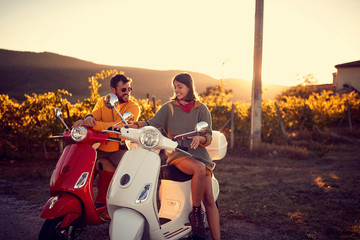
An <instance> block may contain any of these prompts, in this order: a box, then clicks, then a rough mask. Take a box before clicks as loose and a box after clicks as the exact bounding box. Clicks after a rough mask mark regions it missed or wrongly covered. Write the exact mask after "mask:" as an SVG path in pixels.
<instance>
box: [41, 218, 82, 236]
mask: <svg viewBox="0 0 360 240" xmlns="http://www.w3.org/2000/svg"><path fill="white" fill-rule="evenodd" d="M62 220H63V217H60V218H55V219H46V220H45V222H44V223H43V225H42V227H41V230H40V233H39V238H38V240H65V239H75V231H74V226H72V225H70V226H68V227H66V228H60V225H61V223H62Z"/></svg>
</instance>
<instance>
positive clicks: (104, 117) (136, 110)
mask: <svg viewBox="0 0 360 240" xmlns="http://www.w3.org/2000/svg"><path fill="white" fill-rule="evenodd" d="M104 98H105V97H101V98H100V99H99V100H98V101H97V103H96V105H95V107H94V109H93V111H92V113H91V114H92V115H93V116H94V118H95V120H96V125H95V126H94V130H96V131H101V130H105V129H107V128H108V127H110V126H112V125H114V124H115V123H118V122H120V121H121V118H120V116H119V114H118V113H117V112H116V110H115V109H109V108H108V107H106V106H105V103H104ZM116 108H117V109H118V110H119V112H120V113H121V114H124V113H125V112H131V113H132V114H134V121H137V120H138V119H139V115H140V107H139V106H138V105H137V104H136V103H135V102H134V101H132V100H129V101H128V102H124V103H121V104H119V105H118V106H117V107H116ZM123 124H124V123H121V124H118V125H117V126H120V125H123ZM110 137H120V135H119V134H115V133H110ZM98 149H99V150H101V151H104V152H115V151H117V150H119V144H118V143H116V142H111V141H109V142H108V143H107V144H101V145H100V146H99V148H98Z"/></svg>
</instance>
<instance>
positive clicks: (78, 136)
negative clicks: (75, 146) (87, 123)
mask: <svg viewBox="0 0 360 240" xmlns="http://www.w3.org/2000/svg"><path fill="white" fill-rule="evenodd" d="M86 135H87V129H86V127H84V126H80V127H76V128H73V129H71V138H72V139H73V140H74V141H76V142H81V141H82V140H84V139H85V138H86Z"/></svg>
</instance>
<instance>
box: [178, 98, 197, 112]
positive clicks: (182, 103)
mask: <svg viewBox="0 0 360 240" xmlns="http://www.w3.org/2000/svg"><path fill="white" fill-rule="evenodd" d="M178 102H179V104H180V107H181V109H182V110H183V111H184V112H187V113H189V112H190V111H191V109H192V108H193V106H194V103H195V101H190V102H186V101H183V100H178Z"/></svg>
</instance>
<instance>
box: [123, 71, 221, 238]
mask: <svg viewBox="0 0 360 240" xmlns="http://www.w3.org/2000/svg"><path fill="white" fill-rule="evenodd" d="M172 86H173V89H174V96H173V97H172V98H171V100H170V101H169V102H167V103H165V104H164V105H163V106H162V107H161V108H160V110H159V111H158V112H157V113H156V114H155V116H154V117H153V118H151V119H150V120H148V121H147V122H136V123H135V124H133V125H132V126H130V127H135V128H139V127H143V126H147V125H151V126H154V127H156V128H161V129H162V130H163V131H164V132H165V134H166V135H167V137H169V138H173V137H174V136H176V135H178V134H181V133H185V132H190V131H192V130H193V129H194V126H195V125H196V123H198V122H200V121H205V122H207V123H208V124H209V126H210V129H211V125H212V122H211V114H210V112H209V109H208V108H207V107H206V106H205V105H204V104H203V103H201V102H199V100H198V97H197V93H196V91H195V86H194V81H193V79H192V77H191V76H190V75H189V74H188V73H180V74H178V75H177V76H175V77H174V79H173V80H172ZM211 139H212V137H211V131H210V133H207V134H206V135H204V136H194V137H187V138H182V139H181V140H178V141H179V144H180V145H182V146H184V147H188V148H189V152H190V153H191V154H192V155H193V156H195V157H196V159H195V158H193V157H190V156H189V155H187V154H185V153H182V152H179V151H175V152H173V153H167V156H168V159H167V164H169V165H175V166H176V167H177V168H178V169H179V170H181V171H182V172H184V173H186V174H189V175H193V178H192V181H191V194H192V202H193V210H192V212H191V213H190V216H189V220H190V223H191V226H192V229H193V232H194V233H195V234H197V235H198V236H199V237H203V238H205V237H206V231H205V226H204V213H203V212H202V208H201V202H203V204H204V206H205V209H206V215H207V219H208V223H209V227H210V232H211V235H212V238H213V239H220V217H219V211H218V209H217V206H216V204H215V200H214V197H213V192H212V182H211V174H212V170H211V169H212V168H211V167H212V162H211V159H210V157H209V154H208V153H207V150H206V149H205V147H206V146H207V145H209V144H210V143H211Z"/></svg>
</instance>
